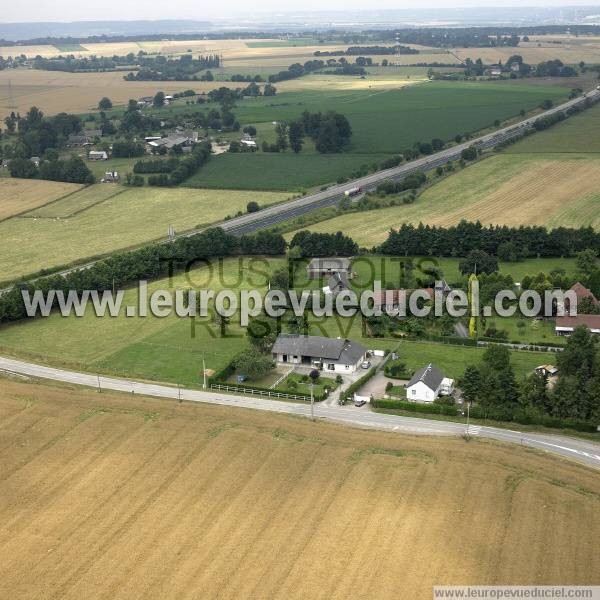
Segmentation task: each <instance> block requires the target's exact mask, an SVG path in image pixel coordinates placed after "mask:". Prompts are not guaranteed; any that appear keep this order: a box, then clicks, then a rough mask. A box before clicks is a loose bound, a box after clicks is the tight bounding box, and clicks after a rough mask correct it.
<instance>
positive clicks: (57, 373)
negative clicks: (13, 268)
mask: <svg viewBox="0 0 600 600" xmlns="http://www.w3.org/2000/svg"><path fill="white" fill-rule="evenodd" d="M0 371H7V372H10V373H18V374H21V375H28V376H32V377H39V378H42V379H51V380H54V381H62V382H65V383H71V384H77V385H84V386H89V387H95V388H97V387H98V383H100V387H101V389H103V390H114V391H119V392H128V393H131V392H134V393H136V394H141V395H144V396H155V397H158V398H173V399H178V398H181V399H182V400H189V401H192V402H204V403H209V404H221V405H224V406H236V407H239V408H250V409H254V410H264V411H270V412H276V413H284V414H291V415H297V416H302V417H309V416H310V406H308V405H306V404H292V403H289V402H281V401H277V400H267V399H262V398H252V397H246V396H230V395H226V394H222V393H213V392H204V391H200V390H187V389H181V390H179V389H177V388H174V387H169V386H165V385H159V384H153V383H141V382H138V381H132V380H127V379H116V378H113V377H100V378H98V376H97V375H91V374H89V373H79V372H76V371H65V370H62V369H55V368H52V367H44V366H41V365H36V364H33V363H27V362H22V361H18V360H13V359H9V358H4V357H0ZM314 410H315V417H317V418H319V419H323V420H327V421H333V422H336V423H341V424H344V425H349V426H353V427H366V428H370V429H378V430H383V431H391V432H398V433H409V434H420V435H444V436H459V435H463V434H464V433H465V426H464V425H461V424H460V423H451V422H446V421H433V420H429V419H418V418H412V417H401V416H397V415H388V414H381V413H375V412H370V411H369V410H367V408H366V407H363V408H361V409H357V408H355V407H353V406H343V407H342V406H325V405H322V404H316V405H315V409H314ZM469 431H470V434H471V435H472V436H475V437H486V438H491V439H494V440H499V441H502V442H510V443H513V444H520V445H522V446H529V447H531V448H537V449H540V450H545V451H546V452H550V453H552V454H557V455H559V456H562V457H563V458H567V459H570V460H575V461H578V462H581V463H584V464H586V465H588V466H590V467H593V468H595V469H600V444H597V443H594V442H588V441H586V440H580V439H576V438H570V437H567V436H561V435H548V434H541V433H524V432H519V431H513V430H509V429H497V428H495V427H483V426H479V425H472V426H471V427H470V430H469Z"/></svg>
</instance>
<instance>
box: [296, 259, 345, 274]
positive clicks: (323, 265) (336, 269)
mask: <svg viewBox="0 0 600 600" xmlns="http://www.w3.org/2000/svg"><path fill="white" fill-rule="evenodd" d="M306 271H307V273H308V277H309V279H318V278H319V277H327V276H330V275H333V274H334V273H346V274H347V275H348V276H351V275H352V260H351V259H350V258H342V257H329V258H313V259H312V260H311V261H310V262H309V263H308V266H307V267H306Z"/></svg>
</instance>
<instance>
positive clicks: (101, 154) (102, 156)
mask: <svg viewBox="0 0 600 600" xmlns="http://www.w3.org/2000/svg"><path fill="white" fill-rule="evenodd" d="M88 160H108V154H107V153H106V152H105V151H104V150H90V153H89V154H88Z"/></svg>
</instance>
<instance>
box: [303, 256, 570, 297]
mask: <svg viewBox="0 0 600 600" xmlns="http://www.w3.org/2000/svg"><path fill="white" fill-rule="evenodd" d="M407 260H412V262H413V265H414V267H415V271H414V275H415V277H417V278H423V279H427V278H430V277H431V273H435V271H436V270H438V269H439V270H441V273H442V275H443V277H444V278H445V279H446V280H447V281H448V282H461V281H463V279H464V277H463V275H462V274H461V273H460V271H459V270H458V265H459V263H460V261H461V259H460V258H451V257H441V258H438V257H432V256H423V257H412V258H411V257H403V256H402V257H385V256H378V255H364V256H360V257H358V258H357V259H356V260H354V262H353V263H352V269H353V270H354V271H355V272H356V277H355V278H354V279H353V280H352V283H353V285H354V287H356V288H358V289H366V288H369V287H372V283H373V281H374V280H376V279H378V280H380V281H382V286H383V287H385V285H386V283H389V284H390V285H397V284H398V282H399V281H400V273H401V272H402V270H403V269H404V266H403V265H404V263H405V261H407ZM554 269H564V270H565V273H566V274H568V275H572V276H574V275H575V273H576V267H575V259H573V258H531V259H527V260H522V261H519V262H514V263H512V262H511V263H509V262H502V261H501V262H500V273H503V274H507V275H511V276H512V277H513V280H514V281H515V282H519V281H521V280H522V279H523V277H525V275H537V274H538V273H540V272H544V273H549V272H550V271H552V270H554ZM299 281H300V283H301V284H303V283H304V282H302V280H299Z"/></svg>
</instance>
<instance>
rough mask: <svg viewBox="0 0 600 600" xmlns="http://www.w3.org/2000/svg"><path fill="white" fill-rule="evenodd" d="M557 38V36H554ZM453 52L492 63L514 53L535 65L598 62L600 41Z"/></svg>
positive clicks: (467, 49) (462, 49) (536, 44)
mask: <svg viewBox="0 0 600 600" xmlns="http://www.w3.org/2000/svg"><path fill="white" fill-rule="evenodd" d="M552 39H555V36H552ZM453 52H454V53H455V54H456V56H458V57H459V58H461V59H463V60H464V59H466V58H471V59H473V60H476V59H477V58H481V60H483V62H484V63H486V64H492V63H497V62H499V61H501V62H502V63H505V62H506V61H507V60H508V58H510V57H511V56H513V55H514V54H519V55H520V56H522V57H523V60H524V61H525V62H526V63H529V64H532V65H535V64H537V63H539V62H542V61H546V60H555V59H557V58H558V59H560V60H562V61H563V62H564V63H565V64H577V63H579V61H581V60H583V61H584V62H587V63H591V64H593V63H597V62H598V61H599V60H600V43H598V41H597V38H596V40H594V39H593V38H592V40H589V41H588V43H587V44H582V43H574V42H570V41H568V40H564V41H563V43H561V44H552V43H549V41H542V40H539V41H536V42H533V41H530V42H521V43H520V44H519V46H518V48H511V47H508V46H506V47H496V48H456V49H454V50H453Z"/></svg>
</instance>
